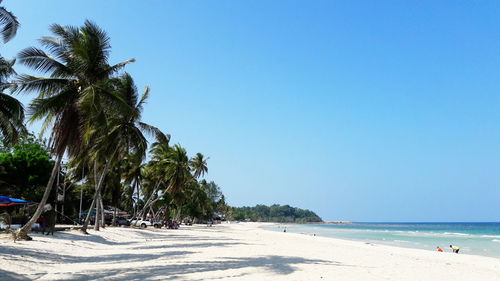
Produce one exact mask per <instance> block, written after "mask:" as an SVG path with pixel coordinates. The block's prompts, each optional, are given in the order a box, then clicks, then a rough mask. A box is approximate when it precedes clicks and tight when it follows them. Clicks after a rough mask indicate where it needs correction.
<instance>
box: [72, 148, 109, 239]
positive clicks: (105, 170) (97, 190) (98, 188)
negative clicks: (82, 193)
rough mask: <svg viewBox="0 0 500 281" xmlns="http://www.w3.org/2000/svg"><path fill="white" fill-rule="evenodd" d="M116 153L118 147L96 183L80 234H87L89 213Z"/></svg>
mask: <svg viewBox="0 0 500 281" xmlns="http://www.w3.org/2000/svg"><path fill="white" fill-rule="evenodd" d="M117 151H118V147H116V149H115V151H114V152H113V154H112V155H111V158H110V159H109V160H108V162H107V163H106V165H105V166H104V169H103V171H102V174H101V177H100V178H99V182H98V183H97V188H96V191H95V193H94V199H93V200H92V203H91V204H90V208H89V212H88V214H87V217H86V218H85V222H84V223H83V226H82V228H81V230H80V231H81V232H83V233H85V234H88V233H87V228H88V227H89V222H90V211H91V210H92V209H94V206H95V204H96V202H97V198H98V195H99V193H100V192H101V187H102V185H103V182H104V178H105V177H106V174H107V173H108V170H109V166H111V162H113V160H114V158H115V155H116V152H117Z"/></svg>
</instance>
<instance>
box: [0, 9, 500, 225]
mask: <svg viewBox="0 0 500 281" xmlns="http://www.w3.org/2000/svg"><path fill="white" fill-rule="evenodd" d="M3 4H4V5H5V6H6V7H7V8H8V9H9V10H11V11H12V12H14V13H15V14H16V15H17V16H18V18H19V20H20V21H21V24H22V27H21V29H20V30H19V33H18V36H17V37H16V38H15V39H14V40H13V41H11V42H9V43H8V44H7V45H5V46H2V47H1V48H2V51H1V52H2V55H4V56H6V57H12V56H14V55H15V54H16V53H17V52H18V51H19V50H20V49H22V48H24V47H28V46H32V45H37V43H36V38H39V37H40V36H43V35H48V34H49V33H48V26H49V25H50V24H52V23H59V24H63V25H68V24H70V25H81V24H82V23H83V21H84V20H85V19H91V20H93V21H95V22H96V23H97V24H98V25H100V26H101V27H102V28H104V29H105V30H106V31H107V32H108V33H109V35H110V36H111V38H112V45H113V55H112V62H115V63H116V62H118V61H121V60H125V59H129V58H136V59H137V62H136V63H134V64H133V65H130V66H129V67H127V71H128V72H130V73H131V74H132V75H133V76H134V77H135V79H136V82H137V84H138V85H139V86H140V87H143V86H145V85H149V86H150V87H151V89H152V96H151V99H150V102H149V104H148V105H147V107H146V112H145V115H144V118H145V121H147V122H149V123H151V124H154V125H156V126H158V127H160V128H161V129H162V130H164V131H165V132H167V133H169V134H171V135H172V137H173V143H181V144H182V145H183V146H185V147H186V148H187V149H188V152H190V154H191V155H193V154H194V153H196V152H202V153H204V154H205V155H208V156H210V161H209V174H208V176H207V179H209V180H214V181H216V182H217V183H218V184H219V185H220V186H221V187H222V189H223V191H224V193H225V194H226V196H227V198H228V202H229V203H230V204H232V205H236V206H242V205H255V204H257V203H261V204H272V203H280V204H290V205H293V206H298V207H302V208H308V209H311V210H314V211H316V212H317V213H318V214H319V215H320V216H322V217H323V218H324V219H326V220H354V221H500V208H499V206H500V148H499V147H500V17H499V15H500V2H499V1H495V0H493V1H434V0H432V1H340V0H338V1H334V0H325V1H319V0H317V1H293V0H283V1H268V0H261V1H257V0H254V1H233V0H226V1H201V0H200V1H164V0H154V1H153V0H148V1H123V0H106V1H102V0H85V1H83V0H79V1H76V0H73V1H68V0H64V1H63V0H50V1H48V0H47V1H39V0H36V1H35V0H31V1H28V0H22V1H20V0H15V1H14V0H6V1H4V3H3ZM23 71H24V69H23V68H22V67H19V68H18V72H23ZM22 99H23V100H24V101H27V100H29V98H28V97H23V98H22Z"/></svg>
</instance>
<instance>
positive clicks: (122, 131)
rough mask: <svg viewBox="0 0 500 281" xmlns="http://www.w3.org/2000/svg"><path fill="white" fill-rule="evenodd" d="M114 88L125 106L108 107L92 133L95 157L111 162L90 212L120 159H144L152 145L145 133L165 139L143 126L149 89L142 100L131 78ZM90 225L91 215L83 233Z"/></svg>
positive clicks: (114, 84) (119, 81)
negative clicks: (105, 181) (120, 157)
mask: <svg viewBox="0 0 500 281" xmlns="http://www.w3.org/2000/svg"><path fill="white" fill-rule="evenodd" d="M111 85H112V87H113V90H112V92H113V93H114V95H115V96H116V97H118V98H119V100H120V101H122V102H121V103H116V104H108V106H104V109H105V110H104V111H103V116H104V118H101V119H100V120H101V121H102V123H99V124H98V125H97V127H96V128H94V130H93V132H92V133H91V135H92V137H95V142H93V146H92V149H91V151H92V153H94V154H95V155H97V157H101V159H103V158H107V160H106V162H105V163H106V164H105V165H104V167H103V168H102V169H101V170H102V172H101V175H100V177H99V181H98V183H97V187H96V193H95V195H94V201H93V202H92V204H91V206H90V210H92V209H93V208H94V203H95V202H96V200H97V198H98V195H99V193H100V190H101V188H102V186H103V182H104V179H105V177H106V174H107V172H108V171H109V169H110V167H111V165H112V164H113V163H114V164H116V162H117V161H116V159H117V156H118V155H122V156H124V155H130V154H134V155H136V157H137V158H138V159H144V157H145V155H146V149H147V143H148V142H147V140H146V138H145V136H144V133H146V134H149V135H151V136H154V137H156V138H159V137H161V138H163V136H162V135H163V133H162V132H161V131H160V130H159V129H158V128H156V127H153V126H151V125H148V124H146V123H144V122H141V114H142V111H143V106H144V104H145V103H146V100H147V98H148V97H149V88H146V90H145V91H144V93H143V94H142V96H140V97H139V94H138V91H137V88H136V87H135V84H134V81H133V79H132V77H131V76H130V75H129V74H124V75H123V76H121V77H119V78H115V79H112V81H111ZM89 221H90V212H89V213H88V214H87V218H86V220H85V223H84V225H83V226H82V232H86V230H87V227H88V223H89Z"/></svg>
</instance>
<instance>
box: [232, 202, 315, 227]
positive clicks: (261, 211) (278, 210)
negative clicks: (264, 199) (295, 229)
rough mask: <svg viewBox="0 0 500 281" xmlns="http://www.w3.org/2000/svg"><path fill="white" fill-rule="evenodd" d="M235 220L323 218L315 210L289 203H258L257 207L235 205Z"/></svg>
mask: <svg viewBox="0 0 500 281" xmlns="http://www.w3.org/2000/svg"><path fill="white" fill-rule="evenodd" d="M231 211H232V214H233V218H234V219H235V220H251V221H258V222H293V223H307V222H322V221H323V220H322V219H321V218H320V217H319V216H318V215H316V214H315V213H314V212H313V211H309V210H303V209H299V208H294V207H291V206H289V205H283V206H282V205H277V204H274V205H271V206H270V207H268V206H265V205H256V206H255V207H239V208H238V207H233V208H232V210H231Z"/></svg>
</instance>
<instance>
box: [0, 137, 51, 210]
mask: <svg viewBox="0 0 500 281" xmlns="http://www.w3.org/2000/svg"><path fill="white" fill-rule="evenodd" d="M3 150H4V151H3V153H0V167H1V168H0V170H1V171H0V194H1V195H4V196H12V197H16V198H22V199H25V200H29V201H33V202H38V201H40V199H41V197H42V194H43V191H44V189H45V185H46V184H47V181H48V179H49V177H50V171H51V170H52V167H53V166H54V162H53V161H52V160H51V159H50V157H49V154H48V152H47V150H46V149H45V147H44V145H43V143H42V142H41V141H40V140H37V139H35V138H34V137H33V136H27V137H24V138H23V139H22V140H21V141H20V142H19V143H18V144H16V145H14V146H12V147H6V148H3Z"/></svg>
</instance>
